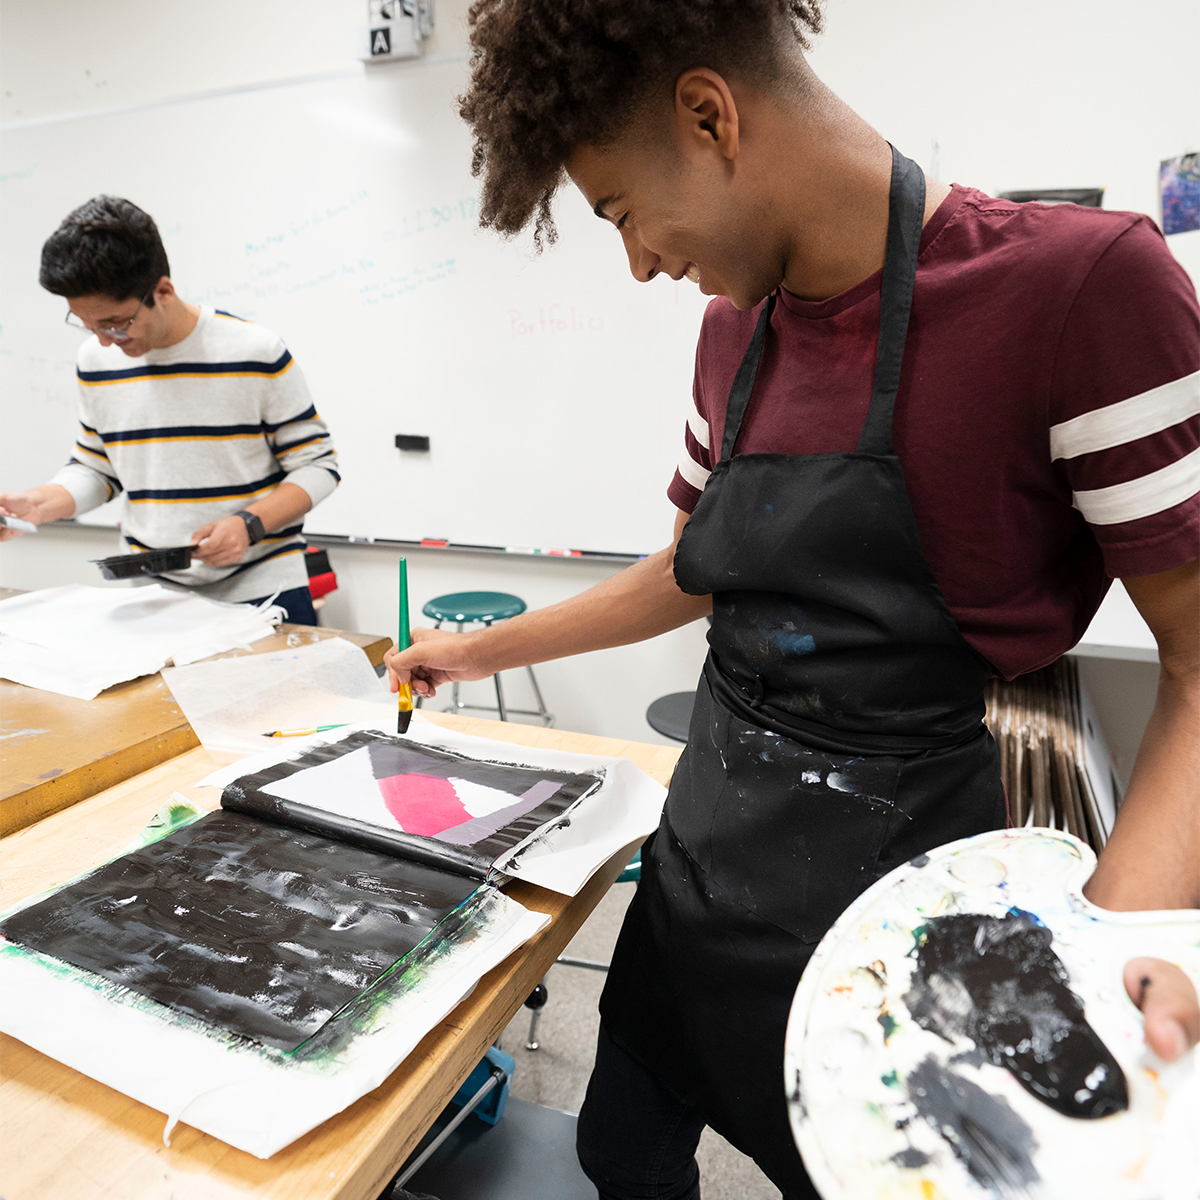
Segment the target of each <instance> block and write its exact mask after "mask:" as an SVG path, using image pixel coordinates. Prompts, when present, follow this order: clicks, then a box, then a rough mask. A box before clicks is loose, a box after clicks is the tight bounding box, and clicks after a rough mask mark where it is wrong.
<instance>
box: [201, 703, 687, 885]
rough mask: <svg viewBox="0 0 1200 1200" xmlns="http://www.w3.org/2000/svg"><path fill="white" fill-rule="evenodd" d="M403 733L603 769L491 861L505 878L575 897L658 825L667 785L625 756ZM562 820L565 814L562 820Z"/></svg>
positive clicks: (433, 742)
mask: <svg viewBox="0 0 1200 1200" xmlns="http://www.w3.org/2000/svg"><path fill="white" fill-rule="evenodd" d="M353 728H362V729H368V728H372V729H374V730H375V731H376V732H380V733H389V734H391V736H395V734H394V732H393V730H392V729H389V728H388V726H365V725H364V726H354V727H353ZM350 732H351V728H346V729H336V730H331V731H330V732H329V733H326V734H319V735H317V736H315V737H312V738H305V739H300V738H297V739H294V740H295V741H296V742H298V743H299V744H298V745H292V746H281V747H280V748H278V749H274V750H271V751H269V752H268V753H265V754H260V755H256V756H255V757H254V758H249V759H243V760H242V761H241V762H237V763H233V764H232V765H230V766H226V767H222V768H220V769H219V770H217V771H214V772H212V774H210V775H208V776H206V777H205V778H204V779H202V780H200V782H199V784H198V785H197V786H199V787H220V788H224V787H225V786H226V785H227V784H229V783H232V782H233V780H235V779H237V778H239V777H240V776H242V775H252V774H254V773H255V772H257V771H261V770H263V769H264V768H265V767H269V766H273V765H274V764H275V763H280V762H284V761H286V760H287V759H290V758H296V757H298V756H299V755H300V754H302V753H303V752H304V751H305V750H307V749H309V748H310V747H311V746H313V745H317V744H319V743H322V742H336V741H339V740H340V739H341V738H343V737H345V736H346V735H347V734H348V733H350ZM407 736H408V737H409V738H410V739H411V740H413V741H419V742H421V743H423V744H424V745H427V746H435V747H437V748H439V749H443V750H450V751H453V752H454V753H456V754H464V755H467V756H468V757H471V758H478V759H482V760H486V761H488V762H506V763H513V764H515V765H517V766H525V767H543V768H549V769H550V770H555V771H572V772H579V771H596V772H600V773H602V774H603V780H602V782H601V784H600V787H599V788H598V789H597V790H596V791H594V792H591V793H589V794H588V795H586V796H583V797H582V798H581V799H579V800H578V801H576V802H575V804H574V805H573V806H572V807H571V808H569V809H567V811H566V812H565V813H564V814H563V816H562V817H559V818H556V819H555V820H554V821H552V822H551V823H550V824H549V825H547V826H545V827H543V828H542V829H541V830H539V831H537V832H535V833H534V834H532V835H531V836H530V837H528V838H526V839H525V841H523V842H521V843H519V844H518V845H516V846H514V847H513V848H512V849H511V850H509V851H506V852H505V854H504V855H503V856H502V857H501V858H499V859H497V860H496V864H495V865H496V868H497V869H498V870H500V871H503V872H504V873H505V874H506V875H512V876H515V877H516V878H518V879H524V880H527V881H528V882H529V883H536V884H537V885H538V886H540V887H545V888H549V889H550V890H551V891H555V892H561V893H562V894H563V895H564V896H574V895H576V894H578V892H579V889H580V888H581V887H583V885H584V884H585V883H586V882H587V881H588V880H589V879H590V878H591V877H592V875H593V874H594V873H595V871H596V870H597V869H598V868H599V867H600V866H601V865H602V864H603V863H606V862H607V861H608V860H609V859H610V858H611V857H612V856H613V855H614V854H616V852H617V851H618V850H620V849H621V848H622V847H623V846H627V845H629V844H630V843H631V842H634V841H637V840H638V839H639V838H645V837H648V836H649V835H650V834H651V833H653V832H654V830H655V829H656V828H657V827H658V821H659V818H660V817H661V815H662V808H663V804H664V802H665V801H666V798H667V789H666V788H664V787H663V786H662V784H660V783H656V782H655V781H654V780H653V779H651V778H650V777H649V776H648V775H647V774H645V772H643V771H641V770H639V769H638V768H637V767H636V766H634V764H633V763H631V762H630V761H629V760H628V759H626V758H600V757H596V756H593V755H589V754H569V753H566V752H565V751H562V750H543V749H540V748H535V747H532V746H514V745H513V744H512V743H510V742H498V741H493V740H491V739H490V738H478V737H471V736H470V735H469V734H465V733H458V732H457V731H454V730H450V729H443V728H441V727H440V726H438V725H434V724H433V723H432V722H418V721H416V720H414V721H413V724H412V726H411V728H410V729H409V731H408V735H407ZM290 740H292V739H289V741H290ZM564 817H566V818H569V819H568V820H565V821H564V820H563V818H564Z"/></svg>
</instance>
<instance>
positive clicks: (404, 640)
mask: <svg viewBox="0 0 1200 1200" xmlns="http://www.w3.org/2000/svg"><path fill="white" fill-rule="evenodd" d="M398 644H399V646H400V649H401V650H407V649H408V648H409V646H411V645H412V634H411V633H410V632H409V628H408V560H407V559H405V558H403V557H402V558H401V559H400V641H399V643H398Z"/></svg>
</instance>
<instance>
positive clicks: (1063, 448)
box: [1050, 371, 1200, 490]
mask: <svg viewBox="0 0 1200 1200" xmlns="http://www.w3.org/2000/svg"><path fill="white" fill-rule="evenodd" d="M1197 413H1200V371H1194V372H1193V373H1192V374H1191V375H1184V376H1183V377H1182V378H1181V379H1175V380H1172V381H1171V382H1170V383H1164V384H1163V385H1162V386H1161V387H1156V388H1151V389H1150V391H1148V392H1142V393H1141V395H1139V396H1130V398H1129V399H1128V400H1121V401H1118V402H1117V403H1116V404H1108V405H1106V406H1105V407H1104V408H1098V409H1096V410H1095V411H1094V412H1087V413H1083V414H1082V416H1078V417H1073V418H1072V419H1071V420H1070V421H1063V422H1062V424H1061V425H1051V426H1050V458H1051V461H1053V460H1055V459H1058V458H1077V457H1078V456H1079V455H1080V454H1092V453H1094V452H1095V451H1097V450H1108V449H1110V448H1111V447H1113V446H1123V445H1125V443H1126V442H1136V441H1137V440H1138V438H1144V437H1149V436H1150V434H1152V433H1158V432H1159V430H1161V429H1170V428H1171V426H1172V425H1178V424H1179V422H1180V421H1186V420H1187V419H1188V418H1189V417H1194V416H1196V414H1197ZM1106 490H1107V489H1106Z"/></svg>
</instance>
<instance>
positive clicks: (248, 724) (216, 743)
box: [162, 638, 396, 756]
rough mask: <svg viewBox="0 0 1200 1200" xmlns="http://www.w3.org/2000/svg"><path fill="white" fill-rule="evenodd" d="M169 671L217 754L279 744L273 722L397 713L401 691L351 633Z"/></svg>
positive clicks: (187, 712)
mask: <svg viewBox="0 0 1200 1200" xmlns="http://www.w3.org/2000/svg"><path fill="white" fill-rule="evenodd" d="M162 677H163V680H164V682H165V683H166V685H167V687H169V688H170V689H171V694H172V695H173V696H174V697H175V699H176V701H177V702H178V704H179V707H180V708H181V709H183V715H184V716H185V717H187V719H188V724H190V725H191V727H192V728H193V729H194V730H195V732H196V736H197V737H198V738H199V739H200V742H201V744H202V745H203V746H204V748H205V750H207V751H208V752H209V753H210V754H221V755H228V754H230V753H234V754H238V755H241V756H244V755H246V754H260V753H262V752H264V751H265V750H268V749H270V748H271V747H273V746H274V747H278V746H279V745H280V739H271V738H264V737H263V736H262V735H263V734H265V733H270V732H271V730H273V729H305V728H309V727H311V726H315V725H336V724H349V723H353V722H368V723H370V724H373V725H382V724H385V723H386V722H387V721H388V720H391V721H393V722H394V721H395V713H396V697H395V696H393V695H391V693H390V692H389V691H388V690H387V684H386V683H385V682H384V681H383V680H382V679H380V678H379V677H378V676H377V675H376V674H375V669H374V667H372V666H371V664H370V662H369V661H368V660H367V656H366V655H365V654H364V653H363V652H362V651H361V650H360V649H359V648H358V647H357V646H355V645H354V644H353V643H352V642H348V641H346V639H345V638H326V639H325V640H324V641H320V642H314V643H312V644H310V645H307V646H295V647H289V648H287V649H284V650H278V651H272V652H270V653H269V654H248V655H243V656H240V657H238V658H220V659H217V660H216V661H214V662H205V663H193V664H192V665H190V666H186V667H178V666H177V667H168V668H166V669H165V670H164V671H163V673H162ZM296 742H297V739H293V738H289V739H287V743H288V744H291V745H295V744H296Z"/></svg>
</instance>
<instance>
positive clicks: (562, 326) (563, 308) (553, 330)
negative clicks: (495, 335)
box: [508, 301, 604, 339]
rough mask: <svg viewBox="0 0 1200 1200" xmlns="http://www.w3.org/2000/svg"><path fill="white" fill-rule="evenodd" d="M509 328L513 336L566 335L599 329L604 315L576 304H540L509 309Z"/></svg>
mask: <svg viewBox="0 0 1200 1200" xmlns="http://www.w3.org/2000/svg"><path fill="white" fill-rule="evenodd" d="M508 320H509V330H510V332H511V334H512V336H513V337H514V338H518V339H519V338H529V337H566V336H569V335H571V334H581V333H599V332H600V331H601V330H602V329H603V328H604V318H603V317H602V316H600V315H599V314H597V313H587V312H585V311H584V310H582V309H579V308H577V307H576V306H575V305H574V304H560V303H558V302H557V301H555V303H553V304H547V305H543V306H542V307H541V308H538V309H536V310H534V309H519V308H510V309H509V310H508Z"/></svg>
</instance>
